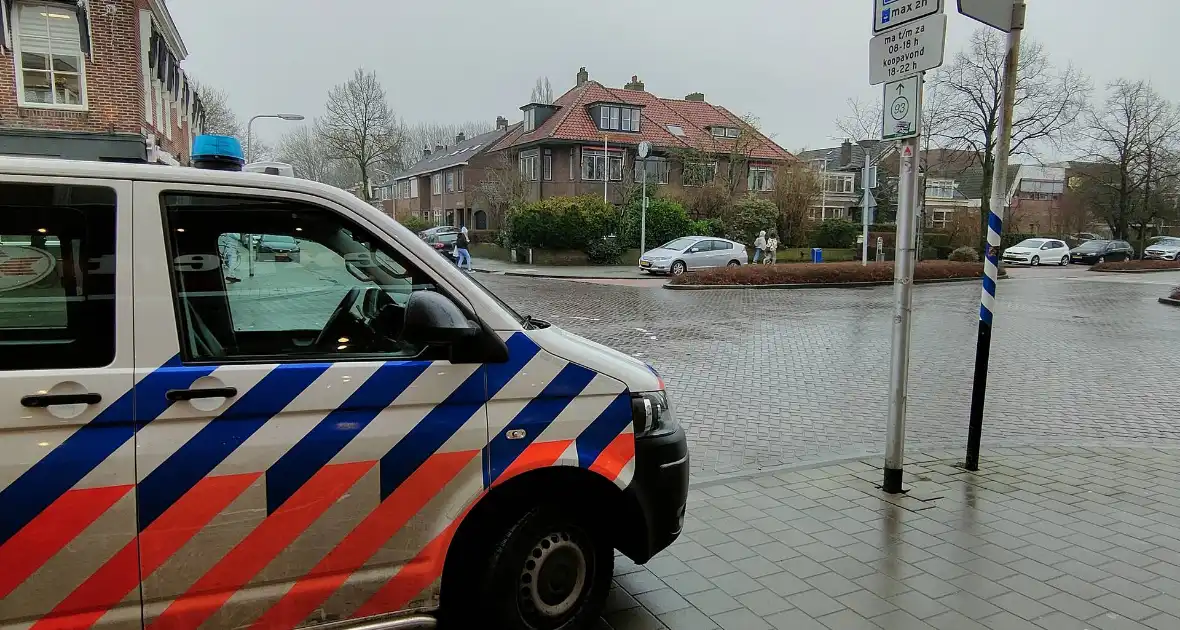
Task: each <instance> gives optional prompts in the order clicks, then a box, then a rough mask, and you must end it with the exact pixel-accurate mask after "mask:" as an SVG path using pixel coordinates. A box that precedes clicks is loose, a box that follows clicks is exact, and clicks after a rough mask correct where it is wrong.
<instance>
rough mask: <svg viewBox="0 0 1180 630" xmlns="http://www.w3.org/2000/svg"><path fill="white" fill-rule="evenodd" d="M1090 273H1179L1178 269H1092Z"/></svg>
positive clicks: (1179, 269) (1179, 268)
mask: <svg viewBox="0 0 1180 630" xmlns="http://www.w3.org/2000/svg"><path fill="white" fill-rule="evenodd" d="M1090 271H1093V272H1094V273H1162V272H1165V271H1180V267H1172V268H1167V267H1165V268H1163V269H1094V268H1091V269H1090Z"/></svg>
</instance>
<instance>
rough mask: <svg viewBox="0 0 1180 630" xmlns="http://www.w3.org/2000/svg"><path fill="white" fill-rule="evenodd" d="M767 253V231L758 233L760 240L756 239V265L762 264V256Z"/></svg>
mask: <svg viewBox="0 0 1180 630" xmlns="http://www.w3.org/2000/svg"><path fill="white" fill-rule="evenodd" d="M765 251H766V230H762V231H761V232H759V233H758V238H756V239H754V264H755V265H757V264H758V263H760V262H762V254H763V253H764V252H765Z"/></svg>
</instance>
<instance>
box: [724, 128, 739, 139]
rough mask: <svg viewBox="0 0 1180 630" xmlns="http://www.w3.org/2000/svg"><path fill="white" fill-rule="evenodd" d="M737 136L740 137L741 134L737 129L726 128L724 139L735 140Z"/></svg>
mask: <svg viewBox="0 0 1180 630" xmlns="http://www.w3.org/2000/svg"><path fill="white" fill-rule="evenodd" d="M739 135H741V132H740V131H739V130H738V128H737V127H726V129H725V137H726V138H736V137H738V136H739Z"/></svg>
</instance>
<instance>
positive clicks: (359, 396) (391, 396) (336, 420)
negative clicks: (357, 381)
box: [266, 361, 431, 514]
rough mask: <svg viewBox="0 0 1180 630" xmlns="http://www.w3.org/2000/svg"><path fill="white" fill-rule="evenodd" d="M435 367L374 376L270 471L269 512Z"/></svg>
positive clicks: (397, 365)
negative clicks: (428, 369) (423, 374)
mask: <svg viewBox="0 0 1180 630" xmlns="http://www.w3.org/2000/svg"><path fill="white" fill-rule="evenodd" d="M430 365H431V362H430V361H390V362H388V363H385V364H384V365H382V366H381V367H379V368H377V371H376V372H374V373H373V374H372V376H370V377H369V378H368V379H366V380H365V382H364V383H362V384H361V386H360V387H359V388H357V390H356V391H355V392H353V394H352V395H351V396H349V397H348V400H346V401H344V404H342V405H340V406H339V407H337V408H336V409H334V410H332V412H331V413H329V414H328V415H327V416H326V417H325V418H324V419H323V420H321V421H320V422H319V424H317V425H316V426H315V427H313V428H312V430H311V431H309V432H308V433H307V435H305V436H303V438H302V439H300V440H299V441H298V442H296V443H295V446H294V447H292V448H291V450H289V451H287V452H286V453H283V456H282V457H280V458H279V461H277V462H275V463H274V465H273V466H271V467H270V468H269V469H267V471H266V509H267V513H268V514H269V513H273V512H274V511H275V510H277V509H278V508H279V506H281V505H282V504H283V503H285V502H286V501H287V499H289V498H291V495H293V494H295V492H296V491H297V490H299V488H301V487H303V484H305V483H307V480H308V479H311V477H312V475H314V474H315V473H316V471H318V470H319V469H320V468H322V467H323V466H324V465H325V464H327V463H328V462H330V461H332V458H333V457H335V456H336V454H337V453H339V452H340V451H341V450H342V449H344V447H345V446H347V445H348V443H349V442H351V441H352V439H353V438H355V437H356V436H357V434H358V433H360V432H361V431H362V430H363V429H364V428H365V427H367V426H369V423H370V422H372V421H373V419H374V418H376V417H377V415H378V414H380V413H381V410H382V409H385V408H386V407H388V406H389V405H390V404H391V403H393V402H394V400H396V399H397V397H398V396H400V395H401V393H402V392H404V391H406V388H408V387H409V386H410V384H411V383H413V382H414V381H415V379H417V378H418V377H419V376H421V375H422V373H423V372H425V371H426V369H427V368H429V367H430Z"/></svg>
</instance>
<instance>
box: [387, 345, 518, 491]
mask: <svg viewBox="0 0 1180 630" xmlns="http://www.w3.org/2000/svg"><path fill="white" fill-rule="evenodd" d="M506 343H507V345H508V361H507V362H506V363H489V364H487V365H486V366H484V367H483V368H482V369H480V370H479V371H477V372H476V373H475V374H472V375H471V376H470V377H468V379H467V380H466V381H464V382H463V384H462V385H460V386H459V388H458V389H456V390H455V391H454V392H452V393H451V395H450V396H448V397H447V399H446V400H444V401H443V402H442V403H441V404H439V405H437V406H435V408H434V409H431V410H430V413H428V414H426V417H425V418H423V419H422V421H421V422H419V423H418V424H416V425H414V428H412V429H410V431H409V432H408V433H406V435H405V437H403V438H402V439H401V440H399V441H398V443H397V444H395V445H394V446H393V448H391V449H389V452H388V453H386V454H385V455H384V456H383V457H382V458H381V499H382V500H384V499H385V498H386V497H388V496H389V495H390V494H392V493H393V491H394V490H397V488H398V486H400V485H402V483H404V482H405V480H406V479H408V478H409V476H410V475H412V474H414V471H415V470H418V467H419V466H421V465H422V464H423V463H424V462H425V461H426V460H427V459H428V458H429V457H430V456H431V455H433V454H434V453H435V452H436V451H438V449H439V448H441V447H442V445H443V444H445V443H446V441H447V440H449V439H450V438H451V436H452V435H454V434H455V432H456V431H458V430H459V428H460V427H462V426H463V423H465V422H467V421H468V420H470V419H471V416H473V415H475V414H476V413H479V412H480V411H481V410H482V409H483V406H484V403H485V402H487V400H488V399H490V398H491V397H492V396H495V395H496V394H497V393H498V392H499V391H500V390H501V389H503V388H504V386H505V385H507V384H508V381H510V380H512V377H513V376H516V374H517V373H518V372H520V370H521V369H523V368H524V366H525V365H526V364H528V362H529V361H530V360H532V358H533V357H534V356H536V355H537V353H538V352H539V351H540V348H538V347H537V344H535V343H533V341H532V340H531V339H529V338H528V337H527V336H525V335H524V334H523V333H514V334H513V335H512V336H511V337H509V338H508V341H507V342H506ZM483 420H484V421H485V422H486V418H484V419H483ZM485 426H486V425H485ZM483 474H484V481H485V483H486V481H487V468H486V467H485V468H484V471H483Z"/></svg>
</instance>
